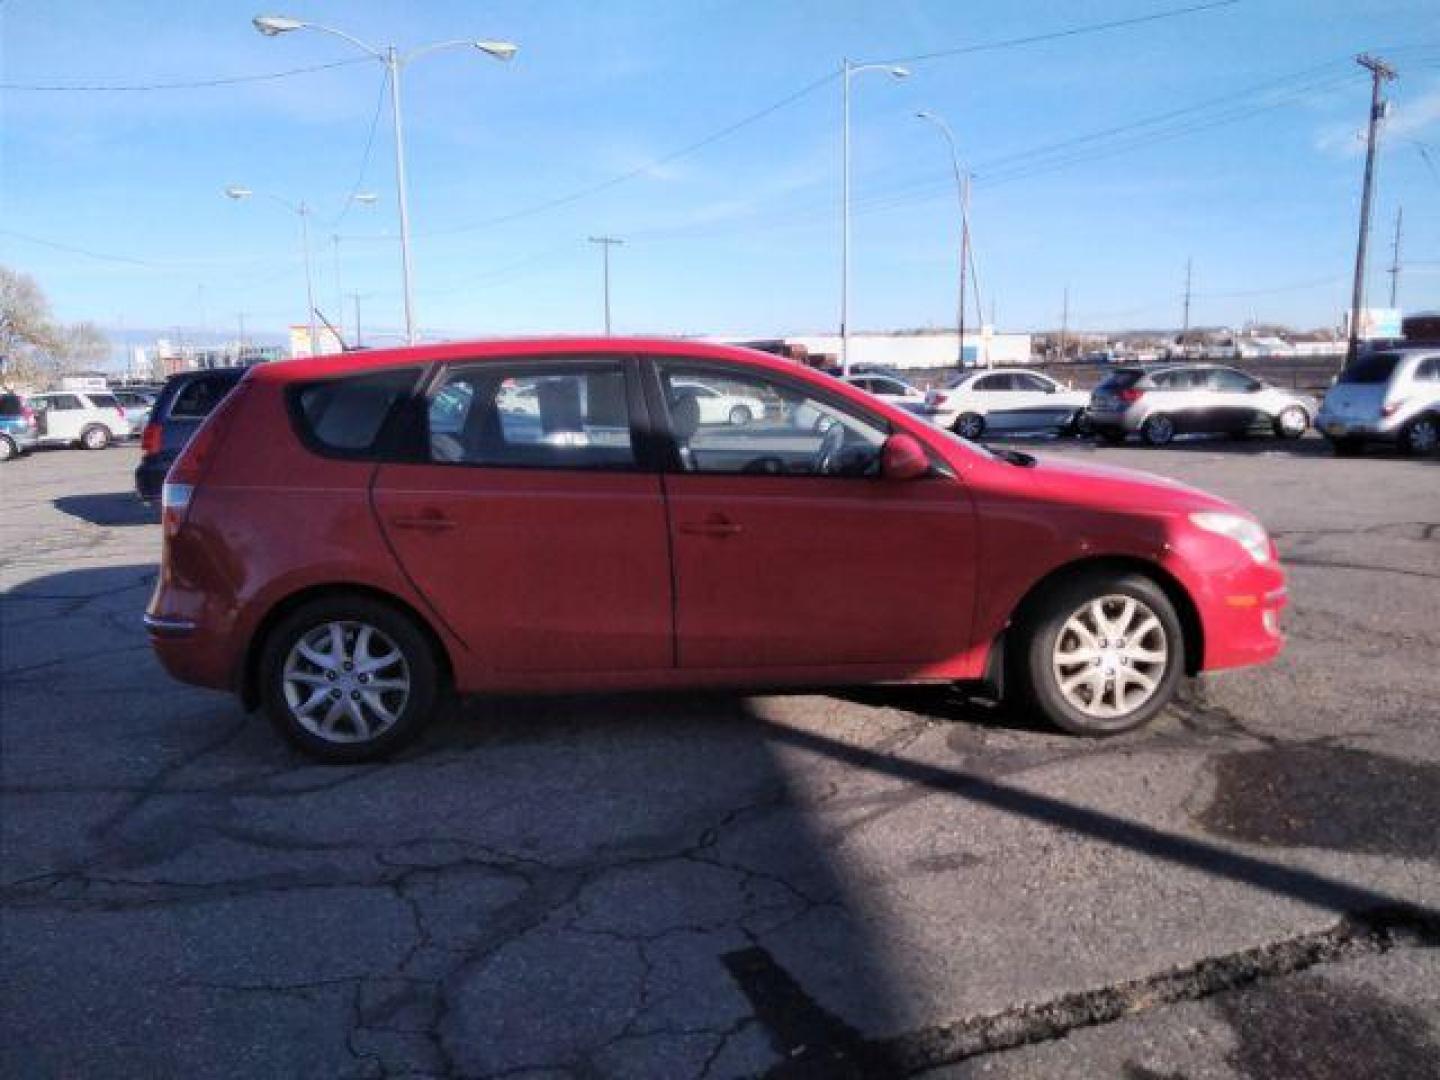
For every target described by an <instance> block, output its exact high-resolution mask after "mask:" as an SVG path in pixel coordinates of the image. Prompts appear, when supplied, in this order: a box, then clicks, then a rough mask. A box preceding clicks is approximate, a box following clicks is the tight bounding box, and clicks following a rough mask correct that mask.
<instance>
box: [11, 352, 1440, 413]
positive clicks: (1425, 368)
mask: <svg viewBox="0 0 1440 1080" xmlns="http://www.w3.org/2000/svg"><path fill="white" fill-rule="evenodd" d="M1415 381H1416V382H1436V383H1440V356H1432V357H1431V358H1430V359H1429V360H1426V361H1424V362H1423V363H1421V365H1420V366H1419V367H1418V368H1416V369H1415ZM0 411H3V410H0Z"/></svg>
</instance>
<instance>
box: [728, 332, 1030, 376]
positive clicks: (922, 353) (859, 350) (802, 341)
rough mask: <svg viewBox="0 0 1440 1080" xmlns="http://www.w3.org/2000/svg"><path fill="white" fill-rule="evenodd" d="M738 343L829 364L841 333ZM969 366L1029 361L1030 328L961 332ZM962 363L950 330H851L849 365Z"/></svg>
mask: <svg viewBox="0 0 1440 1080" xmlns="http://www.w3.org/2000/svg"><path fill="white" fill-rule="evenodd" d="M739 344H743V345H750V346H752V347H754V348H761V349H764V350H765V351H766V352H773V353H777V354H779V355H782V356H788V357H790V358H791V359H794V360H798V361H800V362H802V363H810V364H812V365H814V366H819V367H833V366H835V365H837V364H839V362H840V335H839V334H796V335H792V336H787V337H783V338H776V339H772V340H769V341H747V342H739ZM964 360H965V365H966V366H967V367H1001V366H1010V365H1014V364H1028V363H1030V362H1031V357H1030V335H1029V334H997V333H995V332H994V330H993V329H992V328H991V327H985V328H983V330H981V331H980V332H978V333H973V334H972V333H966V335H965V353H964ZM959 363H960V349H959V335H958V334H957V333H956V332H955V331H954V330H895V331H890V332H887V333H861V334H851V335H850V366H851V367H852V368H854V367H861V366H866V367H871V368H889V369H893V370H896V371H920V370H934V369H937V368H954V367H958V366H959Z"/></svg>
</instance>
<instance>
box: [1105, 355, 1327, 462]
mask: <svg viewBox="0 0 1440 1080" xmlns="http://www.w3.org/2000/svg"><path fill="white" fill-rule="evenodd" d="M1317 411H1318V405H1317V403H1316V401H1315V400H1314V399H1313V398H1309V397H1305V396H1304V395H1301V394H1296V393H1293V392H1291V391H1289V390H1282V389H1281V388H1280V387H1278V386H1271V385H1270V384H1269V383H1266V382H1264V381H1262V380H1260V379H1257V378H1255V377H1254V376H1251V375H1247V374H1245V372H1243V371H1237V370H1236V369H1235V368H1230V367H1222V366H1220V365H1217V364H1157V365H1152V366H1135V367H1120V368H1116V369H1115V370H1114V371H1112V372H1111V373H1110V375H1109V377H1108V378H1106V379H1105V381H1104V382H1102V383H1101V384H1100V385H1099V386H1097V387H1096V388H1095V390H1094V392H1093V393H1092V394H1091V395H1090V406H1089V408H1088V409H1087V410H1086V413H1085V422H1086V424H1087V425H1088V427H1089V429H1090V430H1091V431H1092V432H1094V434H1095V435H1097V436H1098V437H1099V438H1100V439H1101V440H1103V441H1105V442H1122V441H1124V439H1125V437H1126V436H1128V435H1133V434H1139V436H1140V437H1141V438H1142V439H1143V440H1144V441H1145V442H1147V443H1149V444H1150V445H1151V446H1164V445H1165V444H1166V443H1168V442H1169V441H1170V440H1171V439H1173V438H1175V436H1176V435H1182V434H1190V433H1216V434H1227V435H1234V436H1242V435H1249V434H1260V433H1273V434H1274V435H1275V436H1276V437H1278V438H1281V439H1298V438H1300V436H1302V435H1304V434H1305V432H1306V431H1307V430H1308V429H1309V427H1310V425H1311V424H1312V423H1313V422H1314V418H1315V413H1316V412H1317Z"/></svg>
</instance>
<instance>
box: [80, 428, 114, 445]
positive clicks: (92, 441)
mask: <svg viewBox="0 0 1440 1080" xmlns="http://www.w3.org/2000/svg"><path fill="white" fill-rule="evenodd" d="M80 445H81V446H83V447H85V449H86V450H104V449H105V448H106V447H107V446H109V445H110V429H109V428H107V427H106V426H105V425H104V424H91V425H90V426H89V427H87V428H86V429H85V430H84V431H82V432H81V433H80Z"/></svg>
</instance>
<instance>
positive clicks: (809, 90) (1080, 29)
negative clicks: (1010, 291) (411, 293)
mask: <svg viewBox="0 0 1440 1080" xmlns="http://www.w3.org/2000/svg"><path fill="white" fill-rule="evenodd" d="M1240 2H1241V0H1212V2H1210V3H1205V4H1195V5H1192V6H1190V7H1184V8H1175V9H1172V10H1170V11H1160V12H1154V13H1152V14H1150V15H1141V16H1136V17H1135V18H1130V19H1114V20H1110V21H1108V22H1101V23H1088V24H1084V25H1081V26H1071V27H1067V28H1065V29H1063V30H1055V31H1049V32H1046V33H1042V34H1030V35H1027V36H1025V37H1017V38H1008V39H1005V40H1002V41H993V42H982V43H980V44H976V45H963V46H959V47H956V48H953V49H942V50H939V51H937V52H931V53H917V54H915V55H913V56H904V57H897V58H895V59H893V60H880V61H873V62H874V63H883V64H893V63H916V62H919V61H923V60H938V59H942V58H944V57H948V56H961V55H964V54H967V53H975V52H993V51H998V50H1001V49H1012V48H1019V47H1021V46H1024V45H1034V44H1037V43H1039V42H1043V41H1054V40H1058V39H1061V38H1067V37H1077V36H1079V35H1082V34H1094V33H1101V32H1103V31H1107V30H1116V29H1120V28H1122V27H1126V26H1134V25H1138V24H1141V23H1149V22H1156V21H1158V20H1161V19H1171V18H1176V17H1179V16H1182V15H1190V14H1194V13H1196V12H1200V11H1208V10H1211V9H1216V8H1223V7H1231V6H1233V5H1235V4H1238V3H1240ZM837 78H839V73H838V72H835V71H831V72H827V73H826V74H824V75H822V76H820V77H819V78H817V79H814V80H812V81H811V82H808V83H806V84H805V85H804V86H802V87H800V88H799V89H797V90H795V91H793V92H791V93H789V94H786V95H785V96H784V97H782V98H780V99H779V100H777V101H773V102H771V103H770V104H769V105H766V106H765V107H764V108H762V109H759V110H757V111H756V112H753V113H750V114H749V115H748V116H744V117H742V118H741V119H739V120H737V121H735V122H733V123H731V124H727V125H725V126H724V127H721V128H718V129H716V130H715V131H712V132H711V133H709V134H708V135H705V136H703V137H701V138H699V139H697V140H695V141H694V142H692V143H688V144H687V145H685V146H682V147H679V148H678V149H676V150H673V151H671V152H670V153H668V154H665V155H663V156H662V157H658V158H655V159H654V160H653V161H649V162H647V163H646V164H644V165H640V166H637V167H636V168H633V169H630V170H628V171H626V172H623V173H619V174H617V175H615V176H612V177H609V178H608V179H605V180H601V181H599V182H597V183H595V184H591V185H589V186H587V187H583V188H579V189H578V190H576V191H572V192H570V193H568V194H565V195H559V196H556V197H555V198H553V199H547V200H545V201H543V202H539V203H535V204H533V205H531V206H527V207H522V208H521V209H519V210H515V211H513V212H511V213H507V214H501V215H499V216H496V217H492V218H488V219H486V220H484V221H476V222H472V223H470V224H468V225H458V226H454V227H451V228H446V229H433V230H431V231H429V232H426V233H420V234H417V235H421V236H448V235H451V234H453V233H460V232H470V231H473V230H476V229H485V228H490V227H493V226H495V225H503V224H506V223H508V222H511V221H516V220H519V219H520V218H524V217H530V216H531V215H533V214H539V213H543V212H544V211H546V210H553V209H556V208H557V207H560V206H566V205H568V204H570V203H573V202H578V201H579V200H581V199H586V198H589V197H590V196H592V195H598V194H600V193H601V192H604V191H608V190H610V189H611V188H613V187H615V186H617V185H619V184H623V183H625V182H626V181H629V180H633V179H635V178H636V177H638V176H643V175H644V174H646V173H648V172H651V171H652V170H654V169H657V168H659V167H660V166H662V165H668V164H669V163H670V162H672V161H675V160H677V159H679V158H682V157H685V156H687V155H689V154H693V153H695V152H696V151H698V150H703V149H704V148H705V147H707V146H710V145H711V144H713V143H716V142H719V141H720V140H721V139H724V138H726V137H727V136H730V135H733V134H734V133H735V132H737V131H739V130H740V129H741V128H745V127H748V126H750V125H751V124H754V123H756V122H757V121H760V120H763V119H764V118H765V117H767V116H770V115H771V114H772V113H776V112H779V111H780V110H781V109H783V108H785V107H786V106H788V105H791V104H793V103H795V102H797V101H799V100H800V99H802V98H804V97H807V96H809V95H810V94H813V93H814V92H815V91H816V90H819V89H820V88H821V87H822V86H825V85H827V84H828V83H831V82H833V81H834V80H835V79H837Z"/></svg>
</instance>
